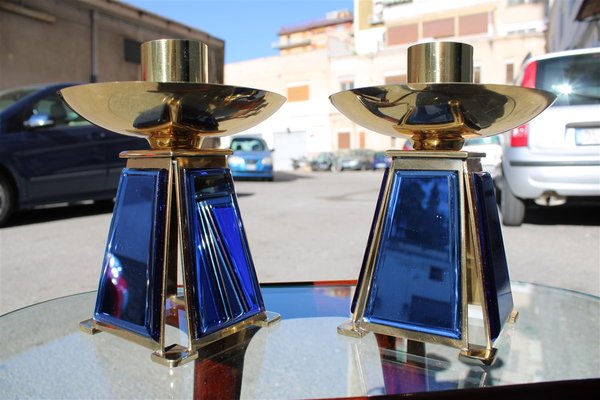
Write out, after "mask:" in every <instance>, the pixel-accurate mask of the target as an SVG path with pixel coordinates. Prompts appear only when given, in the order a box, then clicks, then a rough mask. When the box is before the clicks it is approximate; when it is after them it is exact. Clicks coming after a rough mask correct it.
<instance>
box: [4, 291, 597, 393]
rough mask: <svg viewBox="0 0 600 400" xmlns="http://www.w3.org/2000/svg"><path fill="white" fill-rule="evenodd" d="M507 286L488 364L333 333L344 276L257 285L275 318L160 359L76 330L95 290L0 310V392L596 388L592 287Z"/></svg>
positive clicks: (345, 299)
mask: <svg viewBox="0 0 600 400" xmlns="http://www.w3.org/2000/svg"><path fill="white" fill-rule="evenodd" d="M512 290H513V296H514V302H515V308H516V309H517V310H518V311H519V318H518V319H517V321H516V323H514V324H507V326H506V327H505V329H504V330H503V332H502V333H501V335H500V337H499V339H498V340H497V341H496V343H495V347H497V349H498V355H497V360H496V362H495V363H494V364H493V365H492V366H490V367H482V366H475V365H469V364H465V363H463V362H461V361H459V359H458V353H459V351H458V350H457V349H454V348H450V347H445V346H442V345H435V344H423V343H418V342H413V341H408V340H406V339H402V338H391V337H388V336H382V335H375V334H373V333H370V334H368V335H367V336H365V337H364V338H362V339H356V338H350V337H346V336H342V335H339V334H338V333H337V331H336V329H337V326H338V325H339V324H340V323H342V322H345V321H347V320H348V319H349V308H350V301H351V298H352V294H353V292H354V286H353V285H352V284H351V283H345V282H322V283H295V284H266V285H262V292H263V296H264V298H265V303H266V306H267V309H268V310H270V311H275V312H277V313H280V314H281V315H282V320H281V321H280V322H279V323H277V324H275V325H273V326H270V327H265V328H258V327H256V328H250V329H247V330H246V331H244V332H241V333H239V334H236V335H232V336H230V337H228V338H225V339H223V340H221V341H218V342H216V343H214V344H211V345H209V346H207V347H206V348H203V349H201V350H200V356H199V358H198V360H196V361H194V362H191V363H188V364H185V365H182V366H180V367H177V368H172V369H170V368H167V367H165V366H163V365H160V364H157V363H154V362H152V361H151V360H150V353H151V351H150V350H149V349H147V348H145V347H142V346H139V345H136V344H133V343H131V342H128V341H125V340H123V339H121V338H118V337H116V336H113V335H111V334H109V333H104V332H103V333H99V334H97V335H87V334H84V333H82V332H81V331H80V330H79V327H78V324H79V322H80V321H82V320H85V319H88V318H90V317H91V313H92V311H93V308H94V302H95V300H96V293H95V292H89V293H83V294H79V295H74V296H69V297H64V298H59V299H56V300H52V301H48V302H45V303H40V304H37V305H34V306H31V307H27V308H24V309H21V310H18V311H15V312H12V313H9V314H6V315H3V316H1V317H0V337H1V338H2V345H1V346H0V383H1V385H0V386H1V388H2V397H3V398H103V399H106V398H111V399H113V398H178V399H179V398H247V399H283V398H343V397H366V396H378V395H386V394H403V393H421V394H428V395H431V396H436V395H438V394H447V393H456V394H457V397H456V398H460V394H461V393H462V394H465V393H469V391H470V390H473V389H475V390H478V391H480V390H485V391H487V393H488V394H490V393H494V392H493V390H494V388H503V387H504V388H510V387H519V388H529V389H528V390H536V389H539V388H540V387H544V386H540V385H543V382H546V383H552V382H554V383H556V382H558V383H559V384H560V385H559V388H563V389H565V388H566V389H568V390H571V389H572V388H573V385H577V386H576V387H578V388H586V387H589V385H593V386H594V387H597V386H598V384H599V383H600V379H598V378H600V334H599V332H600V330H599V328H600V298H598V297H594V296H589V295H585V294H582V293H577V292H572V291H567V290H562V289H557V288H551V287H545V286H539V285H533V284H528V283H521V282H513V283H512ZM475 325H477V322H476V321H475ZM569 383H571V385H570V386H569ZM538 384H539V385H538ZM515 385H519V386H515ZM521 385H524V386H521ZM531 388H533V389H531ZM554 389H555V386H551V387H550V388H549V389H548V388H546V390H554ZM446 397H448V396H446ZM492 397H493V396H492ZM427 398H431V397H427ZM496 398H498V397H496Z"/></svg>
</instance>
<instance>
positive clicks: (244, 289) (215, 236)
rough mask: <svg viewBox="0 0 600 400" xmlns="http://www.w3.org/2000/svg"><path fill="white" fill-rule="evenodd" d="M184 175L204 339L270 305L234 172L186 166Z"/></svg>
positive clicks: (195, 296)
mask: <svg viewBox="0 0 600 400" xmlns="http://www.w3.org/2000/svg"><path fill="white" fill-rule="evenodd" d="M183 179H184V187H185V199H186V219H187V227H188V229H189V232H188V233H189V237H190V238H191V245H190V247H189V248H188V254H187V255H186V256H187V257H189V259H191V260H192V262H191V265H192V268H191V270H192V271H191V274H192V276H191V282H195V283H196V286H194V287H193V288H191V290H192V297H193V304H192V306H193V308H194V309H195V310H197V311H196V312H195V313H194V314H195V315H197V316H199V318H197V319H196V321H195V322H196V327H195V328H196V334H197V337H196V338H194V339H199V338H202V337H203V336H205V335H208V334H210V333H213V332H215V331H217V330H220V329H223V328H226V327H228V326H231V325H233V324H236V323H238V322H240V321H242V320H244V319H246V318H248V317H251V316H253V315H255V314H257V313H259V312H261V311H264V310H265V308H264V303H263V299H262V296H261V294H260V288H259V285H258V279H257V277H256V273H255V270H254V265H253V263H252V258H251V256H250V250H249V248H248V241H247V239H246V234H245V232H244V228H243V225H242V220H241V217H240V213H239V208H238V205H237V201H236V198H235V192H234V188H233V179H232V177H231V174H230V173H229V170H227V169H185V170H184V171H183Z"/></svg>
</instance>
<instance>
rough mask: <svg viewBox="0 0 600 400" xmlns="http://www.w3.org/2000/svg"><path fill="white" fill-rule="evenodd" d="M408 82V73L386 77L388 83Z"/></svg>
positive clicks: (399, 83) (400, 83)
mask: <svg viewBox="0 0 600 400" xmlns="http://www.w3.org/2000/svg"><path fill="white" fill-rule="evenodd" d="M405 83H406V75H389V76H386V77H385V84H386V85H404V84H405Z"/></svg>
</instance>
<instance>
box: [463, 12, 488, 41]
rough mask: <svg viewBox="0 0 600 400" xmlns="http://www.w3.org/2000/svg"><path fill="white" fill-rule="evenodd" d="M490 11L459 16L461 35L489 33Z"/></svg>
mask: <svg viewBox="0 0 600 400" xmlns="http://www.w3.org/2000/svg"><path fill="white" fill-rule="evenodd" d="M487 31H488V13H480V14H472V15H464V16H462V17H459V18H458V33H459V35H461V36H462V35H475V34H481V33H487Z"/></svg>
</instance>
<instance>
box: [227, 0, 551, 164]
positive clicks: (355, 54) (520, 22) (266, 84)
mask: <svg viewBox="0 0 600 400" xmlns="http://www.w3.org/2000/svg"><path fill="white" fill-rule="evenodd" d="M547 12H548V2H547V1H545V0H543V1H540V0H454V1H447V0H355V1H354V15H353V20H352V24H348V22H347V21H346V20H344V19H343V18H340V15H343V13H342V14H340V13H332V14H331V16H330V18H329V19H326V20H324V21H322V25H319V24H318V23H309V24H305V25H304V27H305V28H306V31H305V32H301V31H299V30H298V29H290V28H286V29H282V30H281V31H280V33H279V35H280V41H279V42H278V43H279V48H280V54H279V56H275V57H268V58H260V59H255V60H249V61H243V62H238V63H232V64H228V65H226V66H225V82H226V83H227V84H236V85H241V86H252V87H259V88H262V89H267V90H271V91H275V92H278V93H281V94H283V95H286V96H287V97H288V102H287V103H286V104H285V105H284V106H283V107H282V109H281V110H280V111H278V112H277V113H276V114H275V115H274V116H273V117H271V118H270V119H269V120H267V121H266V122H265V123H263V124H261V125H259V126H258V127H256V128H255V129H254V130H252V132H249V133H253V134H257V135H261V136H263V137H264V138H265V139H266V140H267V142H269V143H270V144H271V145H272V146H273V147H274V148H275V153H274V154H275V167H276V168H278V169H289V168H291V158H298V157H300V156H308V157H311V156H314V155H315V154H317V153H318V152H321V151H338V150H344V149H371V150H386V149H390V148H399V147H401V146H403V144H404V140H403V139H394V138H391V137H387V136H383V135H380V134H377V133H374V132H371V131H369V130H366V129H364V128H362V127H361V126H358V125H356V124H354V123H352V122H351V121H349V120H348V119H347V118H346V117H345V116H344V115H342V114H341V113H339V112H338V111H337V110H336V109H335V107H333V106H332V105H331V103H330V102H329V98H328V97H329V96H330V95H331V94H333V93H336V92H339V91H342V90H348V89H351V88H355V87H365V86H374V85H384V84H394V83H406V71H407V65H406V58H407V49H408V47H409V46H411V45H413V44H415V43H419V42H427V41H432V40H449V41H459V42H465V43H468V44H471V45H472V46H473V47H474V80H475V82H482V83H497V84H506V83H508V84H510V83H512V82H513V79H514V78H515V77H516V74H517V72H518V69H519V67H520V65H521V63H522V62H523V61H524V60H525V59H526V58H527V57H529V56H534V55H540V54H544V53H545V52H546V36H545V32H546V25H547ZM317 29H320V32H321V33H327V32H331V34H327V35H325V39H324V38H323V37H322V36H319V35H317V34H315V32H314V31H315V30H317ZM289 32H293V34H294V36H292V35H291V34H288V33H289ZM283 35H287V36H286V37H282V36H283ZM317 37H318V40H319V41H320V42H319V43H320V44H319V45H318V46H316V45H314V46H313V45H311V44H310V43H309V42H310V40H316V39H314V38H317ZM291 49H293V50H294V51H291Z"/></svg>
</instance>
